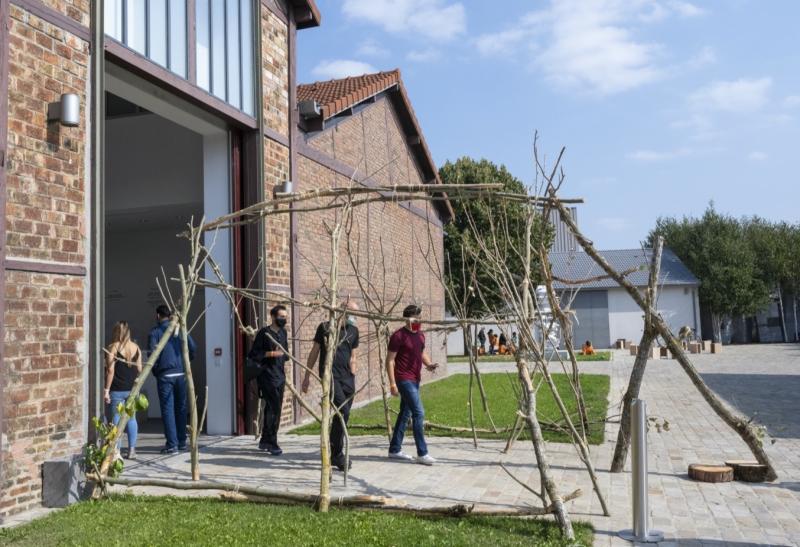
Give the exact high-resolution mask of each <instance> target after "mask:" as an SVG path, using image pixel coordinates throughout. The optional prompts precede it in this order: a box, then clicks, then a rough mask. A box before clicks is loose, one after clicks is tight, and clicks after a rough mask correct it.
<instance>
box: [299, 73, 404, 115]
mask: <svg viewBox="0 0 800 547" xmlns="http://www.w3.org/2000/svg"><path fill="white" fill-rule="evenodd" d="M399 83H400V71H399V70H397V69H395V70H390V71H389V72H378V73H376V74H364V75H362V76H350V77H349V78H342V79H340V80H328V81H326V82H314V83H313V84H300V85H298V86H297V100H298V101H307V100H314V101H317V103H319V105H320V107H321V108H322V117H323V118H324V119H326V120H327V119H329V118H332V117H333V116H335V115H336V114H338V113H339V112H342V111H343V110H347V109H348V108H350V107H351V106H355V105H357V104H358V103H360V102H361V101H363V100H364V99H368V98H369V97H372V96H374V95H377V94H378V93H380V92H381V91H385V90H386V89H388V88H390V87H392V86H394V85H397V84H399Z"/></svg>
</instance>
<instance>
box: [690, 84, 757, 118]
mask: <svg viewBox="0 0 800 547" xmlns="http://www.w3.org/2000/svg"><path fill="white" fill-rule="evenodd" d="M770 87H772V79H771V78H758V79H746V78H741V79H739V80H733V81H717V82H712V83H711V84H709V85H707V86H705V87H703V88H701V89H699V90H697V91H696V92H694V93H693V94H692V95H691V96H690V98H689V99H690V102H691V103H692V104H693V105H694V106H695V108H697V109H698V110H722V111H726V112H753V111H756V110H759V109H761V107H763V106H764V105H765V104H766V103H767V96H768V94H769V90H770Z"/></svg>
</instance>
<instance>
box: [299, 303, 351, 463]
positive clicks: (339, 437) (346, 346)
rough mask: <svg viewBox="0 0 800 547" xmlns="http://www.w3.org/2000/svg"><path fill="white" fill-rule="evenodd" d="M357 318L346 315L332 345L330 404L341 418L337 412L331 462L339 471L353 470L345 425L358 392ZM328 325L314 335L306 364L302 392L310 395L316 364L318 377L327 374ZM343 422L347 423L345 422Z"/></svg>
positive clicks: (349, 304)
mask: <svg viewBox="0 0 800 547" xmlns="http://www.w3.org/2000/svg"><path fill="white" fill-rule="evenodd" d="M347 309H348V310H353V311H358V305H357V304H356V303H355V302H348V303H347ZM357 322H358V321H357V319H356V317H355V316H354V315H347V317H346V319H345V322H344V324H343V325H342V328H341V329H339V336H338V337H337V339H336V340H335V341H334V342H333V343H334V344H336V345H335V350H334V354H333V365H332V367H331V402H332V403H333V406H334V407H336V408H338V409H339V414H341V417H340V416H339V415H338V414H336V413H334V414H333V418H332V420H331V434H330V445H331V463H332V464H333V465H335V466H336V468H337V469H339V471H344V470H345V469H350V467H351V466H352V461H347V460H346V459H345V455H344V437H345V435H344V432H345V425H346V424H347V422H348V420H349V419H350V407H351V406H352V405H353V394H354V393H355V391H356V351H355V350H356V348H357V347H358V326H357ZM328 330H329V323H328V322H327V321H323V322H322V323H320V324H319V325H318V326H317V332H316V334H314V345H313V346H312V347H311V352H309V354H308V361H307V363H306V366H307V368H306V374H305V376H304V377H303V383H302V384H301V386H300V387H301V389H302V390H303V393H308V388H309V384H310V379H311V369H312V368H313V367H314V362H315V361H318V362H319V377H320V378H322V376H323V374H325V363H326V358H327V354H328V352H327V344H326V339H327V337H328ZM342 419H344V422H342Z"/></svg>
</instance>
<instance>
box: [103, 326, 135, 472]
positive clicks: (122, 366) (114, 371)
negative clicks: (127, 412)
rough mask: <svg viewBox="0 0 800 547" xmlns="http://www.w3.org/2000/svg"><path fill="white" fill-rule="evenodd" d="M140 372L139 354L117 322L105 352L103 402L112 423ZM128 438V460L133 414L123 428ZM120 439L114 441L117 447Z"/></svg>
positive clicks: (132, 454) (128, 332)
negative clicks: (108, 411)
mask: <svg viewBox="0 0 800 547" xmlns="http://www.w3.org/2000/svg"><path fill="white" fill-rule="evenodd" d="M140 372H142V350H140V349H139V346H138V345H137V344H136V342H134V341H133V340H131V329H130V327H129V326H128V323H127V322H125V321H120V322H119V323H117V324H116V325H114V330H113V331H112V336H111V344H109V345H108V347H107V348H106V382H105V390H104V391H103V400H104V401H105V402H106V404H107V405H109V407H110V408H109V410H110V414H111V415H112V422H113V424H114V425H117V424H118V423H119V411H118V409H117V407H118V406H119V403H122V404H123V405H124V404H125V402H126V401H127V399H128V396H129V395H130V394H131V390H132V389H133V384H134V382H135V381H136V377H137V376H139V373H140ZM125 429H126V432H127V434H128V453H127V455H126V457H127V458H128V459H131V458H135V457H136V437H137V435H138V432H139V424H137V423H136V413H135V412H134V414H133V416H131V417H130V419H129V420H128V425H127V426H125ZM121 443H122V438H120V439H119V440H118V441H117V448H119V447H120V444H121Z"/></svg>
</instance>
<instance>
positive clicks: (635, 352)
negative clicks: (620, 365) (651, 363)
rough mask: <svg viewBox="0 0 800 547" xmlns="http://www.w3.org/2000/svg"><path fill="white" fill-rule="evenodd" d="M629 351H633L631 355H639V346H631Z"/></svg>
mask: <svg viewBox="0 0 800 547" xmlns="http://www.w3.org/2000/svg"><path fill="white" fill-rule="evenodd" d="M628 349H630V350H631V355H636V354H637V353H639V344H629V345H628Z"/></svg>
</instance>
